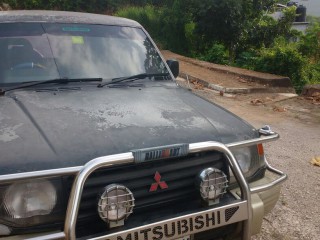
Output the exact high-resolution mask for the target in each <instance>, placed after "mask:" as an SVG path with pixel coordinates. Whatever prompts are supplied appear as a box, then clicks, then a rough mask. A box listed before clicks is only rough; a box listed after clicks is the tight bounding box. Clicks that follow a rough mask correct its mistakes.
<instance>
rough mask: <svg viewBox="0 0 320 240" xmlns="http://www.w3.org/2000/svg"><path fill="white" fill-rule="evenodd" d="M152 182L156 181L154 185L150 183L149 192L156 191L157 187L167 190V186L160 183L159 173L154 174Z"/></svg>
mask: <svg viewBox="0 0 320 240" xmlns="http://www.w3.org/2000/svg"><path fill="white" fill-rule="evenodd" d="M154 180H155V181H156V182H155V183H152V184H151V186H150V189H149V192H155V191H157V190H158V186H159V187H160V188H161V189H167V188H168V185H167V183H166V182H165V181H162V182H161V175H160V173H158V172H156V173H155V175H154Z"/></svg>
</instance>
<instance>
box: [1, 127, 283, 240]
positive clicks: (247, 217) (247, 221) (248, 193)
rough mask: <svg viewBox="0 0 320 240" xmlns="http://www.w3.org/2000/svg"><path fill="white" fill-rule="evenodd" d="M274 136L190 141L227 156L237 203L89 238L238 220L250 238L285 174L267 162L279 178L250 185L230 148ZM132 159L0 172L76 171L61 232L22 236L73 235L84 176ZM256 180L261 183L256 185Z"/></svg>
mask: <svg viewBox="0 0 320 240" xmlns="http://www.w3.org/2000/svg"><path fill="white" fill-rule="evenodd" d="M277 138H279V135H278V134H276V133H274V134H271V135H269V136H265V137H260V138H257V139H251V140H246V141H241V142H236V143H231V144H226V145H225V144H222V143H218V142H202V143H194V144H190V146H189V153H197V152H202V151H219V152H222V153H223V154H224V155H225V156H226V159H227V160H228V163H229V166H230V168H231V169H232V171H233V174H234V176H235V178H236V179H237V182H238V185H239V188H238V189H234V190H232V192H233V193H234V196H236V197H237V198H238V200H239V201H238V202H237V203H234V204H228V205H224V206H222V207H215V208H212V209H209V210H206V211H202V212H196V213H191V214H188V215H184V216H179V217H176V218H171V219H167V220H164V221H160V222H156V223H152V224H148V225H144V226H140V227H137V228H134V229H129V230H126V231H122V232H117V233H114V234H109V235H105V236H99V237H95V238H92V239H99V240H100V239H106V240H113V239H131V238H132V239H152V237H153V235H152V234H154V229H157V231H158V232H159V231H160V230H161V229H162V228H164V227H165V226H169V225H170V226H173V225H175V226H179V227H180V230H177V231H176V233H175V234H174V235H170V236H167V237H166V236H163V235H162V238H159V234H158V235H157V236H158V238H155V239H176V238H180V237H182V236H185V235H190V234H194V233H198V232H203V231H206V230H210V229H214V228H218V227H221V226H226V225H229V224H232V223H236V222H239V223H241V224H240V225H239V226H241V228H242V229H241V231H240V232H241V238H242V239H243V240H247V239H250V237H251V235H253V234H255V233H257V232H258V231H259V230H260V227H261V223H262V218H263V216H264V214H265V212H267V211H268V209H272V208H273V206H274V204H275V203H276V201H277V200H278V198H279V189H280V187H279V184H280V183H282V182H283V181H284V180H285V179H286V178H287V175H286V174H284V173H282V172H281V171H279V170H277V169H274V168H272V167H271V166H270V165H269V164H268V163H267V170H269V171H270V172H272V173H274V174H276V175H277V176H278V178H277V179H275V180H272V181H269V180H268V179H267V177H265V178H263V179H262V180H259V181H257V182H256V183H254V184H250V185H249V184H248V183H247V181H246V179H245V178H244V176H243V174H242V171H241V169H240V166H239V164H238V162H237V161H236V159H235V158H234V156H233V154H232V152H231V151H230V149H232V148H238V147H245V146H251V145H256V144H259V143H264V142H268V141H272V140H275V139H277ZM134 161H135V159H134V156H133V154H132V153H124V154H117V155H110V156H106V157H100V158H97V159H93V160H91V161H90V162H88V163H87V164H86V165H85V166H83V167H74V168H68V169H57V170H49V171H42V172H33V173H30V174H28V173H24V174H14V175H10V176H8V175H7V176H0V182H7V181H12V180H18V179H19V180H21V179H29V178H38V177H49V176H59V175H61V174H65V175H67V174H70V173H74V174H76V178H75V181H74V183H73V187H72V191H71V194H70V198H69V203H68V208H67V214H66V220H65V227H64V232H57V233H52V234H42V235H39V236H35V237H33V236H30V238H28V237H27V236H23V237H22V239H26V238H27V239H32V240H39V239H70V240H73V239H76V234H75V232H76V231H75V228H76V221H77V215H78V210H79V205H80V198H81V195H82V191H83V187H84V184H85V182H86V180H87V178H88V177H89V176H90V174H91V173H92V172H94V171H96V170H97V169H99V168H102V167H109V166H114V165H118V164H126V163H133V162H134ZM259 183H260V184H262V185H259V186H256V185H257V184H259ZM274 193H276V194H275V195H274ZM270 196H273V197H271V198H272V199H271V201H270ZM230 212H232V216H231V217H229V215H230ZM227 215H228V217H227ZM196 219H197V220H196ZM202 220H203V224H201V223H199V221H200V222H201V221H202ZM185 222H187V223H185ZM197 222H198V223H197ZM182 224H184V227H185V228H184V230H181V226H182ZM195 224H198V225H197V226H198V227H196V226H195ZM202 225H203V226H202ZM191 226H192V227H191ZM179 227H177V229H179ZM146 232H148V233H150V235H145V233H146ZM155 232H156V231H155ZM146 236H147V238H146ZM127 237H129V238H127ZM149 237H151V238H149ZM4 239H7V240H8V239H21V238H20V237H8V238H4Z"/></svg>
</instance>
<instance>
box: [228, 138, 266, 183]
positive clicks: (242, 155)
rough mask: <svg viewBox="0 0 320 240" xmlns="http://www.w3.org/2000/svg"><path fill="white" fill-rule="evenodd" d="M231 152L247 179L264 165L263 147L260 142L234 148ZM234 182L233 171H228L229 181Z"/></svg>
mask: <svg viewBox="0 0 320 240" xmlns="http://www.w3.org/2000/svg"><path fill="white" fill-rule="evenodd" d="M232 153H233V155H234V157H235V158H236V160H237V161H238V163H239V165H240V168H241V170H242V172H243V174H244V176H245V177H246V178H247V179H248V178H250V177H252V176H253V175H254V174H255V173H256V172H257V171H258V170H259V169H260V168H263V166H265V161H264V153H263V147H262V145H261V144H259V145H257V146H251V147H244V148H236V149H233V150H232ZM234 182H235V178H234V175H233V172H232V171H230V183H234Z"/></svg>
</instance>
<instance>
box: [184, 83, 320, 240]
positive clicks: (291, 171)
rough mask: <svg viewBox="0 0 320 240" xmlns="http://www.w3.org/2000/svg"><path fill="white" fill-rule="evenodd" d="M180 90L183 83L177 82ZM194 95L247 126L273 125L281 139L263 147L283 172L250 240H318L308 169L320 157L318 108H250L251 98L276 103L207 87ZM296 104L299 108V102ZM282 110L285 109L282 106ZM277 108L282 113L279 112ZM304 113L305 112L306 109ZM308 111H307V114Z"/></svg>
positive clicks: (317, 183)
mask: <svg viewBox="0 0 320 240" xmlns="http://www.w3.org/2000/svg"><path fill="white" fill-rule="evenodd" d="M180 83H181V84H182V85H184V86H185V82H180ZM193 91H194V92H195V93H196V94H198V95H200V96H202V97H205V98H206V99H208V100H209V101H212V102H214V103H217V104H219V105H221V106H223V107H225V108H226V109H228V110H229V111H231V112H234V113H235V114H237V115H238V116H240V117H242V118H243V119H245V120H247V121H248V122H250V123H251V124H252V125H253V126H255V127H261V126H262V125H264V124H269V125H271V126H272V128H273V130H274V131H276V132H278V133H279V134H280V136H281V138H280V140H278V141H276V142H272V143H268V144H266V145H265V152H266V155H267V157H268V159H269V162H270V163H271V165H273V166H274V167H276V168H279V169H280V170H283V171H284V172H286V173H287V174H288V180H287V181H286V182H285V183H284V184H283V187H282V194H281V197H280V200H279V201H278V203H277V205H276V207H275V208H274V209H273V211H272V212H271V213H269V214H268V215H267V216H266V217H265V218H264V222H263V226H262V231H261V233H260V234H258V235H256V236H254V237H253V239H254V240H270V239H279V240H280V239H284V240H291V239H299V240H300V239H312V240H318V239H319V238H320V237H319V236H320V218H319V216H320V207H319V206H320V201H319V199H320V167H316V166H313V165H311V163H310V161H311V159H312V158H313V157H315V156H320V124H319V123H320V115H319V113H320V107H319V106H314V105H310V104H309V105H310V106H308V102H304V103H303V106H304V107H303V108H302V110H301V101H299V98H296V99H295V100H292V99H290V100H282V101H280V102H276V101H272V100H271V103H270V102H269V103H268V104H260V105H258V106H257V105H253V104H252V103H251V101H250V99H256V98H257V97H260V98H261V99H275V100H276V99H277V98H276V97H274V95H266V94H260V95H259V96H257V95H255V96H253V95H224V96H220V95H219V93H216V92H214V91H212V90H209V89H202V90H200V89H193ZM298 103H299V104H298ZM283 106H286V108H283ZM281 109H282V110H281ZM305 109H308V111H306V110H305ZM310 109H311V110H310Z"/></svg>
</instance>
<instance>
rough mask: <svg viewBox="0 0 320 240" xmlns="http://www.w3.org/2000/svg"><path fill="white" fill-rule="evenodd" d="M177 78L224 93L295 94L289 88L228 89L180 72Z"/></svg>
mask: <svg viewBox="0 0 320 240" xmlns="http://www.w3.org/2000/svg"><path fill="white" fill-rule="evenodd" d="M179 77H181V78H183V79H185V80H187V81H191V82H195V81H196V82H198V83H200V84H201V85H203V86H204V87H206V88H210V89H213V90H216V91H219V92H224V93H231V94H235V93H243V94H248V93H295V90H294V89H293V88H290V87H253V88H228V87H224V86H221V85H218V84H213V83H209V82H207V81H205V80H203V79H200V78H197V77H195V76H192V75H190V74H188V73H185V72H180V74H179Z"/></svg>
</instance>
